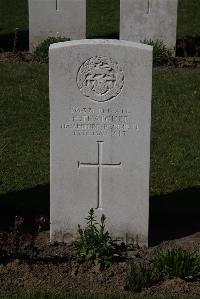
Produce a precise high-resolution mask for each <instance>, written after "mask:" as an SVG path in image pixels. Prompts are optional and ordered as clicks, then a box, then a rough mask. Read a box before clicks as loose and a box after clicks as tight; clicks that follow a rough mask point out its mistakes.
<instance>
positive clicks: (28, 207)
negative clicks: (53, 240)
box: [0, 63, 200, 298]
mask: <svg viewBox="0 0 200 299" xmlns="http://www.w3.org/2000/svg"><path fill="white" fill-rule="evenodd" d="M199 74H200V71H199V69H192V68H189V69H174V68H156V69H154V74H153V105H152V143H151V184H150V186H151V198H150V240H151V244H150V245H151V247H150V249H145V248H137V246H136V247H133V248H132V249H131V250H129V252H128V258H127V259H125V261H122V262H120V263H114V264H113V265H112V266H111V267H109V268H108V269H105V270H103V271H99V272H98V271H97V272H96V270H95V267H94V266H93V265H92V264H91V263H90V262H84V263H80V260H79V258H77V256H76V255H74V251H73V249H72V247H69V246H66V245H58V244H57V245H55V246H50V245H48V244H49V243H48V241H49V231H48V218H49V104H48V66H47V65H45V64H43V65H40V64H28V63H18V64H17V63H2V64H1V65H0V76H1V86H0V94H1V110H0V116H1V117H0V118H1V140H2V141H3V142H2V144H1V156H0V157H1V158H0V159H1V170H0V173H1V201H0V210H1V219H0V227H1V234H0V236H1V238H0V242H1V246H2V248H4V249H3V256H2V257H1V263H2V266H1V268H0V281H1V283H0V290H1V292H11V293H13V292H23V291H30V292H33V291H36V290H37V291H40V292H44V291H46V292H55V291H56V292H62V291H64V290H67V291H76V292H86V293H87V292H97V293H121V294H123V293H127V291H126V290H125V289H124V287H125V277H126V275H127V271H128V268H129V266H130V264H131V263H132V262H133V261H134V262H135V261H137V262H144V261H145V260H146V259H147V260H148V259H149V258H150V257H151V256H152V254H153V253H154V252H156V250H158V249H163V248H176V247H180V248H183V249H187V250H189V251H196V250H197V251H199V249H200V234H199V231H200V227H199V208H200V207H199V195H200V189H199V181H200V174H199V171H198V169H199V166H200V160H199V148H200V144H199V143H200V141H199V127H200V118H199V112H200V104H199V95H200V88H199V86H200V76H199ZM8 82H9V85H8ZM16 99H17V101H16ZM18 215H20V216H22V217H23V218H24V223H23V224H22V232H21V233H20V234H21V236H20V234H19V236H18V235H17V234H16V231H15V228H16V225H17V221H18V220H17V219H18V218H16V216H18ZM86 216H87V215H86ZM19 222H20V218H19ZM40 230H41V231H40ZM38 231H40V232H39V233H38ZM18 237H19V244H20V245H19V246H18V245H17V246H16V242H18V241H17V240H18ZM167 240H171V241H167ZM162 241H165V242H164V243H161V242H162ZM2 243H3V244H2ZM199 293H200V284H199V281H196V282H186V281H184V280H182V279H179V278H174V279H169V280H163V281H160V282H159V283H157V284H155V285H153V286H152V287H150V288H147V289H144V290H142V294H143V295H149V294H153V295H160V294H163V295H168V294H173V295H176V294H179V295H180V294H190V295H192V294H199ZM187 298H188V297H187Z"/></svg>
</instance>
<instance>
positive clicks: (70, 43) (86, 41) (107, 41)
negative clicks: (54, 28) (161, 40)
mask: <svg viewBox="0 0 200 299" xmlns="http://www.w3.org/2000/svg"><path fill="white" fill-rule="evenodd" d="M79 45H88V46H89V45H113V46H125V47H132V48H137V49H141V50H147V51H153V47H152V46H149V45H146V44H142V43H136V42H132V41H126V40H116V39H91V40H89V39H82V40H73V41H67V42H61V43H55V44H51V45H50V47H49V49H50V50H53V49H59V48H64V47H72V46H79Z"/></svg>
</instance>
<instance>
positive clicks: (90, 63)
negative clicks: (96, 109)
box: [77, 56, 124, 102]
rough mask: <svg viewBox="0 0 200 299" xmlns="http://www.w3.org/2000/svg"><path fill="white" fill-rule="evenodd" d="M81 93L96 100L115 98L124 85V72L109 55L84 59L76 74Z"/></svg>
mask: <svg viewBox="0 0 200 299" xmlns="http://www.w3.org/2000/svg"><path fill="white" fill-rule="evenodd" d="M77 85H78V88H79V89H80V91H81V93H82V94H83V95H84V96H86V97H89V98H90V99H91V100H94V101H97V102H106V101H109V100H111V99H113V98H115V97H116V96H117V95H118V94H119V93H120V92H121V90H122V88H123V86H124V73H123V71H122V69H121V68H120V67H119V65H118V63H117V62H115V61H114V60H113V59H111V58H109V57H103V56H96V57H92V58H90V59H88V60H86V61H85V62H84V63H83V64H82V65H81V67H80V69H79V71H78V74H77Z"/></svg>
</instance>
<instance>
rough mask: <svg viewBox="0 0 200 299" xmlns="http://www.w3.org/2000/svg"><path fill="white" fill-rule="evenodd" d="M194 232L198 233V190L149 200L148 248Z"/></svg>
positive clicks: (199, 214) (199, 227)
mask: <svg viewBox="0 0 200 299" xmlns="http://www.w3.org/2000/svg"><path fill="white" fill-rule="evenodd" d="M196 232H200V188H198V187H196V188H195V187H193V188H189V189H184V190H181V191H177V192H173V193H169V194H166V195H159V196H154V197H152V198H150V222H149V244H150V246H153V245H156V244H159V243H161V242H162V241H165V240H173V239H176V238H181V237H185V236H188V235H191V234H193V233H196Z"/></svg>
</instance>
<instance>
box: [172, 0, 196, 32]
mask: <svg viewBox="0 0 200 299" xmlns="http://www.w3.org/2000/svg"><path fill="white" fill-rule="evenodd" d="M178 1H179V8H178V27H177V38H181V37H183V36H186V35H189V36H200V1H199V0H178Z"/></svg>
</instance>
